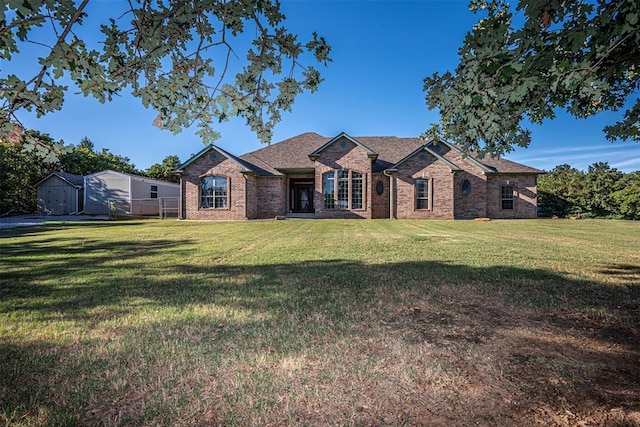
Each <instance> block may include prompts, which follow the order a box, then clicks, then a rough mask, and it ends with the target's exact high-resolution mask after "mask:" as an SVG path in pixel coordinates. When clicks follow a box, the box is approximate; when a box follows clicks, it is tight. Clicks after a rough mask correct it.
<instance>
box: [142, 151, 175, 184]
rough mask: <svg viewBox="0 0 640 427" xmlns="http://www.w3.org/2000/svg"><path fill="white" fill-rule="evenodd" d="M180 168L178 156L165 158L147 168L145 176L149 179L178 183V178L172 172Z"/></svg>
mask: <svg viewBox="0 0 640 427" xmlns="http://www.w3.org/2000/svg"><path fill="white" fill-rule="evenodd" d="M178 166H180V159H179V158H178V156H167V157H165V158H164V160H163V161H162V163H156V164H153V165H151V166H149V169H147V170H146V171H145V174H146V175H147V176H148V177H149V178H155V179H162V180H165V181H170V182H178V181H180V178H179V177H178V175H176V174H174V173H173V171H175V170H176V169H178Z"/></svg>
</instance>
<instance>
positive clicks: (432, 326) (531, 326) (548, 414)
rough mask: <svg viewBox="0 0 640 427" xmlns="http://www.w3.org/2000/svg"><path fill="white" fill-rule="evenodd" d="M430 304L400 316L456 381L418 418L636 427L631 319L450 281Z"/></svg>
mask: <svg viewBox="0 0 640 427" xmlns="http://www.w3.org/2000/svg"><path fill="white" fill-rule="evenodd" d="M438 300H439V301H437V302H436V301H422V302H420V303H418V304H415V305H414V306H412V307H408V308H407V309H406V310H405V311H404V313H402V314H401V317H402V318H403V319H402V321H403V322H407V323H406V324H407V325H411V330H412V333H411V334H410V335H409V339H411V340H414V341H415V342H428V343H432V344H433V348H434V350H433V354H432V356H435V357H440V358H444V359H445V360H449V361H450V363H451V365H452V366H453V367H454V368H455V369H456V371H457V375H460V376H461V377H463V378H464V381H463V382H461V383H462V384H463V385H462V386H461V387H459V390H458V395H457V396H455V397H454V400H457V404H453V405H452V404H451V401H449V402H444V403H443V404H441V405H436V406H434V407H432V408H431V411H430V412H431V414H430V416H429V417H428V418H425V419H424V421H425V422H427V421H428V422H429V423H430V424H432V425H433V424H435V425H438V424H442V425H445V424H447V423H448V422H452V421H453V422H454V423H455V424H456V425H461V424H464V423H466V422H468V423H469V425H471V424H480V425H487V424H489V425H508V424H509V425H556V426H576V425H582V426H592V425H607V426H640V339H639V334H638V328H637V325H636V324H633V323H625V322H622V323H621V322H619V321H615V320H613V319H612V318H611V317H610V316H607V315H606V314H598V313H594V314H591V315H588V314H585V313H581V312H577V311H576V312H572V311H570V310H567V309H566V308H564V309H561V310H556V311H554V310H551V311H549V310H538V309H534V308H530V309H523V308H522V307H517V308H516V307H513V306H509V305H507V304H504V303H502V302H500V301H498V300H497V299H496V298H493V297H492V298H488V297H483V296H480V295H477V294H475V293H474V292H473V291H471V290H469V289H467V290H464V289H460V288H459V287H458V288H455V289H449V290H443V292H442V294H441V295H440V296H439V298H438ZM443 301H446V303H443ZM616 307H617V306H616ZM614 309H615V308H614ZM398 320H400V319H398ZM436 414H446V416H441V417H438V416H436Z"/></svg>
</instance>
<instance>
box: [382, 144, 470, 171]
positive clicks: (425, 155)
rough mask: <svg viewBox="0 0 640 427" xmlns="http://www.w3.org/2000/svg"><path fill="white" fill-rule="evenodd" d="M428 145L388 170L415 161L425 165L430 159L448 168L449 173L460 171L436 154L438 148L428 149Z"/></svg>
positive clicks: (396, 168)
mask: <svg viewBox="0 0 640 427" xmlns="http://www.w3.org/2000/svg"><path fill="white" fill-rule="evenodd" d="M429 144H430V143H428V144H425V145H423V146H421V147H419V148H417V149H416V150H414V151H413V152H412V153H410V154H409V155H408V156H406V157H404V158H403V159H401V160H400V161H399V162H398V163H396V164H394V165H393V166H392V167H391V168H390V169H392V170H398V169H399V168H401V167H402V166H403V165H405V164H406V163H407V162H409V161H411V160H415V159H417V160H418V161H421V162H424V163H426V162H427V161H428V160H429V159H432V160H436V161H439V162H441V163H443V164H444V165H445V166H446V167H448V168H449V170H450V171H451V172H457V171H460V170H462V169H460V168H459V167H458V166H457V165H455V164H454V163H452V162H450V161H449V160H447V159H446V158H445V157H443V156H442V155H440V154H439V153H438V151H441V150H440V149H439V148H435V147H433V146H431V148H430V146H429Z"/></svg>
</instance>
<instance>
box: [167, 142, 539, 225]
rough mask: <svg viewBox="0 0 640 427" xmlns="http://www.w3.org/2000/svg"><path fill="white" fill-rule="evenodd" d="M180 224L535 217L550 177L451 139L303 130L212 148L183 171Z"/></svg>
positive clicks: (199, 155)
mask: <svg viewBox="0 0 640 427" xmlns="http://www.w3.org/2000/svg"><path fill="white" fill-rule="evenodd" d="M176 173H178V174H179V176H180V207H179V209H180V212H179V218H181V219H215V220H220V219H228V220H238V219H255V218H274V217H276V216H307V217H315V218H368V219H372V218H390V217H391V218H416V219H454V218H455V219H458V218H460V219H472V218H477V217H490V218H535V217H536V211H537V208H536V179H537V176H538V175H540V174H542V173H543V172H542V171H541V170H538V169H534V168H531V167H529V166H525V165H522V164H519V163H515V162H512V161H509V160H505V159H500V158H491V157H485V158H483V159H478V158H476V157H474V156H472V155H468V156H467V155H465V154H464V153H463V152H462V151H460V150H459V149H458V148H457V147H456V146H454V145H452V144H449V143H447V142H444V141H435V140H431V141H425V140H423V139H419V138H397V137H351V136H349V135H347V134H345V133H341V134H339V135H338V136H336V137H333V138H328V137H324V136H321V135H318V134H316V133H304V134H302V135H298V136H295V137H293V138H290V139H287V140H285V141H282V142H278V143H274V144H271V145H269V146H267V147H264V148H262V149H259V150H256V151H253V152H250V153H247V154H244V155H242V156H235V155H233V154H230V153H228V152H227V151H225V150H223V149H221V148H219V147H216V146H215V145H209V146H207V147H205V148H204V149H203V150H202V151H200V152H199V153H197V154H196V155H194V156H193V157H192V158H191V159H189V160H187V161H186V162H185V163H183V164H182V165H180V167H179V168H178V169H177V170H176Z"/></svg>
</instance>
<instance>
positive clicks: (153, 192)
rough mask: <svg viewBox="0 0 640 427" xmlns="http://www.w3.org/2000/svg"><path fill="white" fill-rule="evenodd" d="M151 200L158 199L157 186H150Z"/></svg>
mask: <svg viewBox="0 0 640 427" xmlns="http://www.w3.org/2000/svg"><path fill="white" fill-rule="evenodd" d="M151 198H152V199H157V198H158V186H157V185H152V186H151Z"/></svg>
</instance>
